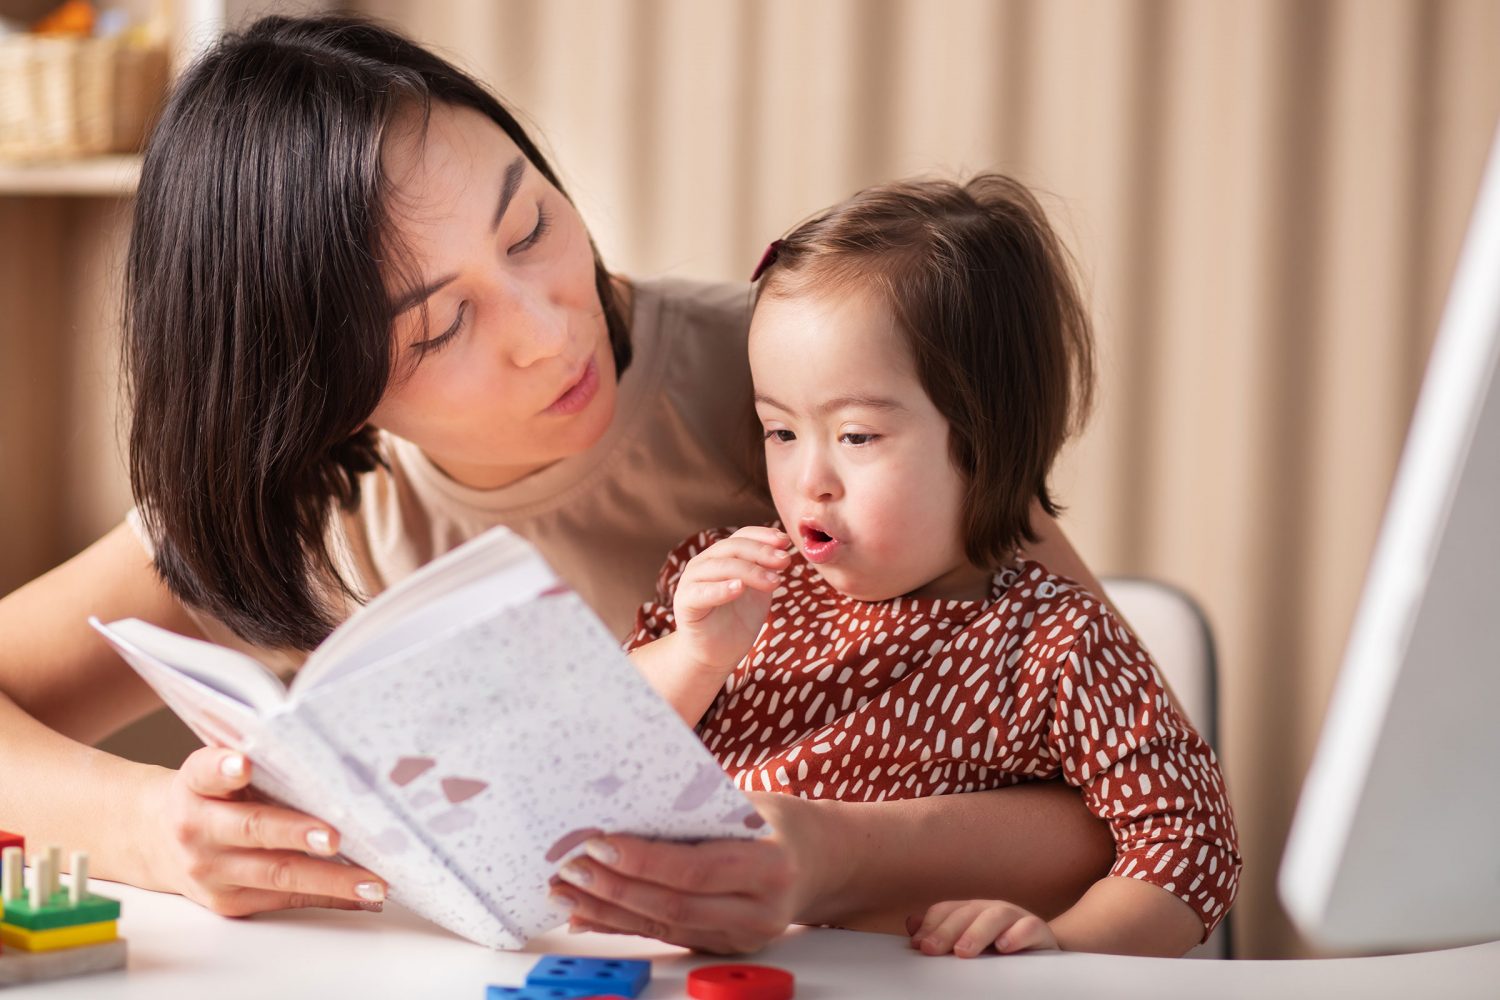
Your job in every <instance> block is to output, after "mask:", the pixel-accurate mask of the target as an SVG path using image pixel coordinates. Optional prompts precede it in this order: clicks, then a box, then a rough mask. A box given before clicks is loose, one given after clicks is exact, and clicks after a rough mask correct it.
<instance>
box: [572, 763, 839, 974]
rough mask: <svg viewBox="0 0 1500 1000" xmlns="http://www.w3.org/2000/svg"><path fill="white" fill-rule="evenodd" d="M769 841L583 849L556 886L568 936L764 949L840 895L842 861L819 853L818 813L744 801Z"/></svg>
mask: <svg viewBox="0 0 1500 1000" xmlns="http://www.w3.org/2000/svg"><path fill="white" fill-rule="evenodd" d="M749 797H750V798H751V800H752V801H754V803H755V806H756V808H757V809H758V810H759V811H760V813H761V815H762V816H764V817H765V818H766V820H767V821H768V822H769V823H770V824H771V827H772V828H773V829H774V831H775V832H774V833H773V834H772V835H771V836H769V837H766V838H763V839H760V840H706V841H701V842H699V843H695V844H684V843H677V842H673V841H666V840H647V839H644V838H641V837H629V836H616V835H610V836H606V837H599V838H596V839H595V840H592V841H590V842H589V843H588V845H586V849H587V850H588V852H589V855H588V856H587V857H578V858H575V859H574V860H572V861H569V862H568V863H567V864H566V865H564V866H563V868H562V870H561V871H560V872H559V877H558V878H555V879H554V880H553V891H552V896H553V898H554V899H555V900H558V901H559V902H561V903H562V905H564V906H565V907H567V908H568V909H569V910H570V911H571V916H570V917H569V920H568V924H569V929H570V930H574V931H600V932H603V933H606V934H640V935H644V936H645V937H650V938H656V939H657V940H659V941H665V942H666V943H668V944H675V945H679V946H681V947H684V948H692V949H695V950H697V951H705V952H710V953H712V954H716V955H735V954H746V953H748V952H752V951H756V950H758V949H760V948H762V947H764V946H765V945H766V944H767V943H768V942H770V941H772V940H774V939H775V938H777V937H779V936H780V935H781V933H782V932H783V931H785V930H786V927H787V924H789V923H791V922H792V921H793V920H795V919H797V918H798V917H799V916H800V915H801V914H803V913H804V911H805V909H806V908H807V905H808V902H809V901H810V900H812V899H816V898H820V896H821V894H826V893H830V892H836V884H837V883H836V878H837V877H838V876H837V875H836V874H835V873H836V872H837V870H838V869H839V865H838V858H839V853H838V852H837V850H835V849H832V848H831V847H830V848H828V849H824V850H821V851H820V850H819V846H818V845H820V844H822V843H823V841H824V840H826V838H821V837H819V836H818V834H819V833H820V827H819V826H818V815H819V812H818V804H817V803H814V802H808V801H806V800H804V799H798V798H795V797H793V796H789V795H780V794H775V793H766V792H761V793H754V792H752V793H749Z"/></svg>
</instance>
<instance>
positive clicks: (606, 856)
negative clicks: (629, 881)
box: [583, 840, 620, 865]
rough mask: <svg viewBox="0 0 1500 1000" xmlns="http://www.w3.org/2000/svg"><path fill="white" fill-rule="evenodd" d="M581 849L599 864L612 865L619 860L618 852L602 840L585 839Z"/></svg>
mask: <svg viewBox="0 0 1500 1000" xmlns="http://www.w3.org/2000/svg"><path fill="white" fill-rule="evenodd" d="M583 851H584V853H585V854H587V855H588V856H589V857H591V858H593V859H594V860H595V861H597V862H599V863H600V864H601V865H613V864H616V863H617V862H618V861H619V860H620V852H619V851H617V850H615V849H614V848H613V847H611V846H610V845H609V844H608V843H607V842H606V841H603V840H586V841H584V842H583Z"/></svg>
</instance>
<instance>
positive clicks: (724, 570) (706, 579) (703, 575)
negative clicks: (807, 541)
mask: <svg viewBox="0 0 1500 1000" xmlns="http://www.w3.org/2000/svg"><path fill="white" fill-rule="evenodd" d="M781 575H782V573H781V570H780V569H779V568H769V567H766V566H762V565H760V564H758V563H754V562H750V561H749V560H746V559H740V558H738V557H725V556H718V557H715V558H712V559H707V560H704V562H703V563H702V564H701V565H699V564H698V563H696V562H695V563H694V564H693V566H691V567H689V570H688V572H687V573H684V574H683V577H682V583H681V584H679V585H678V586H679V587H680V586H682V584H688V583H722V582H724V581H727V580H739V581H740V582H742V583H744V584H745V585H746V586H748V587H753V588H755V589H756V590H765V591H772V590H775V589H776V588H777V587H779V586H780V585H781Z"/></svg>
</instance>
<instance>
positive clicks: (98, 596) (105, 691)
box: [0, 524, 376, 913]
mask: <svg viewBox="0 0 1500 1000" xmlns="http://www.w3.org/2000/svg"><path fill="white" fill-rule="evenodd" d="M91 614H95V615H98V616H99V617H100V618H102V619H104V620H106V621H110V620H113V619H116V618H127V617H134V618H141V619H144V620H146V621H150V622H154V623H155V624H158V625H161V626H162V627H164V628H169V629H172V630H174V631H177V632H182V633H185V634H187V635H197V634H198V630H197V629H196V627H195V626H194V624H193V620H192V618H191V617H190V616H189V614H188V612H187V610H186V609H185V608H184V607H183V606H182V605H181V604H180V603H179V602H178V601H177V600H176V599H175V598H174V597H173V596H172V594H171V593H170V591H168V590H167V588H166V586H165V585H164V584H163V583H162V582H161V580H160V579H159V578H158V577H157V575H156V573H155V571H154V570H153V569H152V567H151V563H150V560H149V558H148V557H147V555H146V553H145V550H144V549H143V547H142V546H141V543H140V541H139V540H138V539H137V538H136V537H135V533H134V532H133V531H132V530H131V528H130V527H129V526H128V525H126V524H122V525H120V526H119V527H117V528H115V529H114V530H113V531H111V532H110V533H109V534H108V535H106V536H105V537H104V538H102V539H100V540H99V541H98V542H95V543H94V544H93V545H92V546H90V547H89V548H88V549H87V550H85V551H84V552H82V553H80V554H79V555H78V556H76V557H74V558H73V559H72V560H70V561H69V562H67V563H64V564H63V565H62V566H59V567H58V568H57V569H54V570H52V571H51V572H50V573H48V574H46V575H45V576H42V577H40V578H38V579H36V580H34V581H32V582H31V583H29V584H27V585H26V586H24V587H22V588H21V589H20V590H18V591H16V592H15V593H13V594H10V595H9V596H7V597H5V598H4V599H3V600H0V761H4V769H5V780H4V781H0V818H3V821H4V826H5V828H6V829H9V830H12V831H14V832H17V833H20V834H22V835H23V836H25V837H26V839H27V842H28V844H32V845H40V846H46V845H50V844H56V845H58V846H61V847H65V848H66V849H67V850H65V851H64V855H63V856H64V857H68V856H70V852H71V851H72V850H82V851H87V852H88V854H89V856H90V858H91V859H92V860H91V865H92V871H93V873H94V874H96V875H99V876H101V877H103V878H107V879H111V880H116V881H122V882H128V883H131V884H134V885H139V886H144V887H146V888H150V889H165V890H167V891H171V892H181V893H184V894H185V895H188V896H189V897H191V898H193V899H195V900H197V901H198V902H200V903H203V904H204V905H205V906H209V907H210V908H212V909H215V910H216V911H218V912H224V913H251V912H256V911H257V910H267V909H276V908H280V907H285V906H288V905H332V906H344V907H346V908H350V907H353V906H356V905H358V904H357V903H356V902H354V901H355V900H359V899H363V898H368V897H366V896H362V895H361V894H360V893H358V892H356V891H355V889H354V884H355V883H356V882H357V881H361V880H363V881H371V882H374V881H376V880H375V879H374V877H373V876H371V875H370V874H369V873H367V872H362V871H360V870H358V869H353V870H345V869H344V866H342V865H338V864H336V863H334V862H331V861H324V860H317V859H314V858H308V857H306V856H305V855H304V854H303V853H302V852H304V851H308V850H314V851H316V852H317V853H322V854H330V855H331V854H334V853H336V852H337V847H338V839H337V834H336V833H335V832H333V831H328V833H329V838H328V840H327V842H326V849H325V847H324V842H323V840H322V838H314V841H311V842H310V841H309V840H308V836H307V835H308V833H309V832H310V831H312V830H315V829H321V830H326V829H327V828H326V825H325V824H322V823H320V822H319V821H317V820H315V819H313V818H312V817H308V816H303V815H301V814H298V813H294V812H292V811H291V810H287V809H281V808H279V807H273V806H268V805H264V804H260V803H252V802H241V801H234V800H237V799H238V798H239V797H240V791H241V790H242V789H243V788H244V787H245V785H246V784H247V783H248V781H249V767H248V762H245V761H243V759H242V758H239V755H237V754H233V753H231V752H229V751H226V750H219V749H207V748H205V749H203V750H199V751H198V752H196V753H194V754H193V755H192V756H191V757H189V758H188V760H187V762H185V763H184V765H183V769H182V770H180V771H172V770H168V769H166V768H161V767H154V766H150V765H145V764H137V763H134V762H131V761H127V760H124V759H122V758H119V757H115V756H113V755H111V754H107V753H103V752H101V751H99V750H95V749H94V748H93V746H92V745H91V744H93V743H94V742H96V741H98V740H100V739H102V738H103V737H105V736H108V735H109V734H110V733H112V732H114V731H115V730H117V729H119V728H120V727H121V726H124V725H126V724H127V723H129V722H131V721H133V720H135V719H138V718H140V717H142V716H143V715H145V714H146V713H148V712H150V711H151V710H152V709H154V708H157V707H159V705H160V701H159V700H158V699H157V698H156V695H155V693H154V692H152V691H151V689H150V687H149V686H147V684H146V683H145V681H143V680H141V679H140V677H139V676H138V675H137V674H136V672H135V671H134V670H132V669H130V667H129V666H127V665H126V664H125V663H124V661H122V660H121V659H120V658H119V657H118V656H117V655H116V654H115V653H114V651H113V650H112V649H111V648H110V647H109V645H108V644H107V643H105V641H104V640H103V638H102V637H100V636H99V635H98V634H97V633H95V632H94V630H93V629H92V628H90V627H89V625H88V621H87V619H88V616H89V615H91ZM226 763H228V764H229V766H228V767H227V768H226V767H225V765H226ZM235 764H238V765H239V766H238V767H236V766H235ZM265 848H270V850H265ZM290 851H295V852H296V854H295V856H292V855H291V854H290V853H289V852H290ZM334 897H338V898H334Z"/></svg>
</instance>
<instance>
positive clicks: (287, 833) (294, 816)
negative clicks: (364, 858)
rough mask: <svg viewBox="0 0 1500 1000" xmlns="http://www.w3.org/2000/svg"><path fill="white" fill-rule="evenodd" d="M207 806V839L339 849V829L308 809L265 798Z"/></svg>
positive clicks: (325, 851)
mask: <svg viewBox="0 0 1500 1000" xmlns="http://www.w3.org/2000/svg"><path fill="white" fill-rule="evenodd" d="M204 807H205V808H204V810H203V814H202V819H201V837H200V839H201V840H202V841H203V842H205V843H212V844H218V845H221V846H224V847H259V848H265V849H268V850H283V851H305V852H308V853H311V854H317V855H322V856H325V857H331V856H333V855H335V854H337V853H338V849H339V835H338V831H337V830H334V829H333V828H332V827H330V826H329V825H328V824H327V823H324V822H322V821H321V820H317V819H314V818H313V817H311V816H309V815H307V814H306V813H300V812H297V811H296V810H294V809H288V808H286V807H285V806H277V805H271V804H269V803H266V802H207V803H204ZM340 867H342V866H340ZM351 870H353V869H351Z"/></svg>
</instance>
